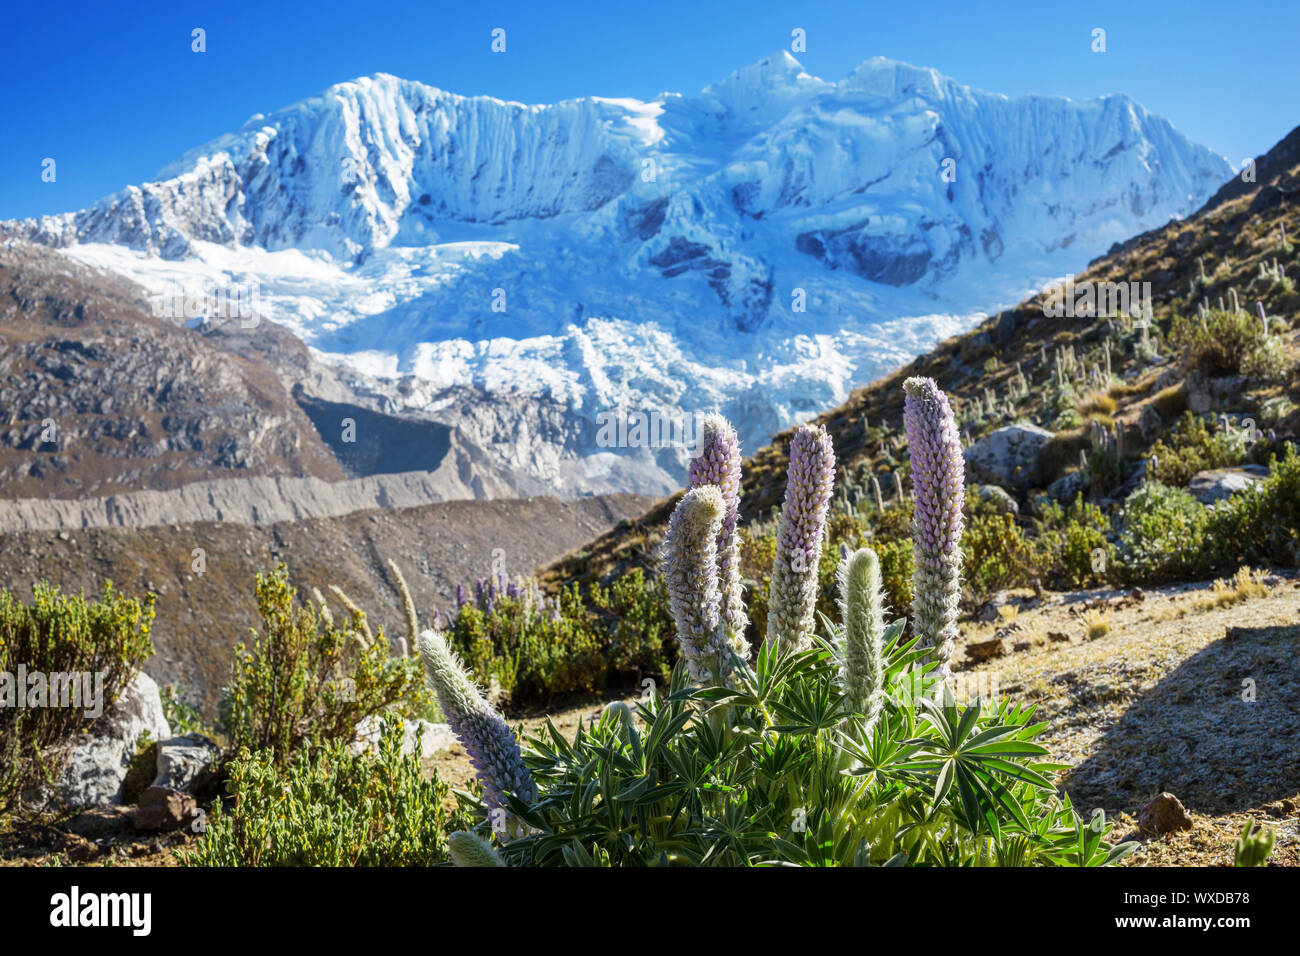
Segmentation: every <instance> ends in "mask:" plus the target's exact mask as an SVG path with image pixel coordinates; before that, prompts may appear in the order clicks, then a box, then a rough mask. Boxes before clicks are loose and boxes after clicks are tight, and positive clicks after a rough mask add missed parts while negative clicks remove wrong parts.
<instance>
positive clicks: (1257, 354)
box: [1169, 309, 1285, 378]
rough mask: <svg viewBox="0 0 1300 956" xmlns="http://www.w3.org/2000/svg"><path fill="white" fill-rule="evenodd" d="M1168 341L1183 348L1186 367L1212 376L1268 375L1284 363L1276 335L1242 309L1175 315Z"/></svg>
mask: <svg viewBox="0 0 1300 956" xmlns="http://www.w3.org/2000/svg"><path fill="white" fill-rule="evenodd" d="M1169 341H1170V343H1171V344H1172V345H1174V346H1175V347H1177V348H1181V349H1183V350H1185V352H1186V361H1187V364H1188V367H1189V368H1190V369H1193V370H1195V371H1198V372H1201V373H1203V374H1205V375H1209V376H1212V377H1218V376H1224V375H1242V374H1245V375H1255V376H1259V377H1262V378H1271V377H1274V376H1276V375H1278V374H1280V373H1281V372H1282V370H1283V368H1284V366H1285V360H1284V358H1283V353H1282V349H1281V346H1280V343H1279V342H1278V340H1277V338H1276V337H1275V336H1272V335H1270V334H1269V333H1267V332H1265V331H1264V327H1263V325H1262V324H1261V323H1260V321H1259V319H1258V318H1256V317H1255V316H1254V315H1252V314H1250V313H1248V312H1244V311H1233V310H1231V309H1222V310H1221V309H1211V310H1210V311H1209V313H1208V314H1205V315H1203V316H1197V315H1192V316H1176V317H1175V318H1174V320H1173V323H1172V325H1171V327H1170V331H1169Z"/></svg>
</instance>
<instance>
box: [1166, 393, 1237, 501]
mask: <svg viewBox="0 0 1300 956" xmlns="http://www.w3.org/2000/svg"><path fill="white" fill-rule="evenodd" d="M1246 450H1247V449H1246V444H1245V442H1244V440H1243V436H1242V434H1241V433H1239V432H1238V431H1237V430H1236V429H1229V428H1220V427H1218V426H1217V425H1216V423H1215V422H1214V420H1213V418H1202V417H1201V416H1199V415H1195V414H1193V413H1192V412H1184V413H1183V415H1182V417H1181V418H1179V419H1178V421H1177V422H1175V424H1174V426H1173V428H1171V429H1169V431H1168V432H1166V433H1165V435H1164V436H1162V437H1161V438H1160V439H1159V440H1158V441H1156V442H1155V443H1154V444H1153V445H1152V446H1151V450H1150V455H1151V457H1153V458H1155V460H1156V465H1155V468H1154V469H1153V471H1152V473H1151V477H1153V478H1154V479H1155V480H1156V481H1158V482H1160V483H1161V484H1165V485H1174V486H1176V487H1180V488H1181V487H1184V486H1185V485H1186V484H1187V483H1188V482H1189V481H1191V480H1192V476H1193V475H1195V474H1196V473H1197V472H1198V471H1206V470H1207V469H1210V468H1228V467H1231V466H1233V465H1239V464H1241V463H1242V461H1244V460H1245V458H1246Z"/></svg>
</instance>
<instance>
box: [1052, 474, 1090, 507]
mask: <svg viewBox="0 0 1300 956" xmlns="http://www.w3.org/2000/svg"><path fill="white" fill-rule="evenodd" d="M1087 490H1088V476H1087V475H1086V474H1085V473H1084V472H1082V471H1072V472H1070V473H1069V474H1068V475H1062V476H1061V477H1060V478H1057V479H1056V480H1055V481H1054V482H1052V483H1051V484H1050V485H1048V486H1047V496H1048V497H1049V498H1051V499H1052V500H1053V501H1065V502H1069V501H1073V500H1074V499H1075V498H1077V497H1078V496H1079V493H1080V492H1084V491H1087Z"/></svg>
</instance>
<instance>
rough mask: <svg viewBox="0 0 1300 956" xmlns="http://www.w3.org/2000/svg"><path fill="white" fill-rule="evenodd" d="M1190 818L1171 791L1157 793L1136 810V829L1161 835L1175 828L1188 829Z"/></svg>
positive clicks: (1190, 823)
mask: <svg viewBox="0 0 1300 956" xmlns="http://www.w3.org/2000/svg"><path fill="white" fill-rule="evenodd" d="M1191 828H1192V818H1191V817H1189V816H1188V815H1187V809H1186V808H1185V807H1184V806H1183V804H1182V801H1180V800H1179V799H1178V798H1177V797H1175V796H1174V795H1173V794H1172V793H1162V794H1159V795H1158V796H1157V797H1155V799H1153V800H1152V801H1151V802H1150V803H1148V804H1147V805H1146V806H1145V807H1143V808H1142V809H1141V810H1140V811H1138V829H1139V830H1141V831H1142V832H1143V833H1146V834H1150V835H1153V836H1163V835H1164V834H1166V833H1173V832H1174V831H1175V830H1190V829H1191Z"/></svg>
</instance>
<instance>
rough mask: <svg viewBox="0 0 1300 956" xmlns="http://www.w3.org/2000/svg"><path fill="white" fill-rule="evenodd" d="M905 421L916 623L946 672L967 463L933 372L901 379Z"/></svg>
mask: <svg viewBox="0 0 1300 956" xmlns="http://www.w3.org/2000/svg"><path fill="white" fill-rule="evenodd" d="M903 391H904V393H905V395H906V397H905V399H904V403H903V423H904V425H905V426H906V428H907V441H908V446H909V448H910V449H911V456H912V488H913V498H914V504H913V511H912V550H913V555H914V557H915V563H916V570H915V572H914V575H913V579H912V627H913V628H914V629H915V631H916V633H917V634H918V635H919V636H920V637H921V646H923V647H932V648H934V652H933V654H932V655H931V656H932V659H934V660H937V661H938V662H939V665H940V670H941V673H944V674H947V673H948V660H949V658H950V657H951V656H952V650H953V642H954V641H955V640H956V637H957V603H958V600H959V599H960V597H961V535H962V530H963V519H962V505H963V503H964V499H965V493H966V465H965V461H964V460H963V458H962V453H961V439H960V438H959V436H958V433H957V423H956V421H955V420H954V418H953V414H952V407H951V406H950V405H949V404H948V397H947V396H946V395H944V393H943V392H942V391H941V390H940V388H939V386H938V385H937V384H935V381H934V379H930V378H909V379H908V380H907V381H906V382H904V383H903Z"/></svg>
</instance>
